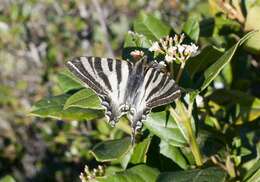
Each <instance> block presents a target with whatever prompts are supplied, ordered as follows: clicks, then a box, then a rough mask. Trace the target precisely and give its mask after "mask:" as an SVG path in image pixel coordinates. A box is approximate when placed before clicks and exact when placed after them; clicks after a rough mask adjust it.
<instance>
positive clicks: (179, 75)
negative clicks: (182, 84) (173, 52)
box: [176, 62, 185, 83]
mask: <svg viewBox="0 0 260 182" xmlns="http://www.w3.org/2000/svg"><path fill="white" fill-rule="evenodd" d="M184 67H185V62H183V63H181V66H180V69H179V72H178V75H177V77H176V83H178V82H179V81H180V78H181V75H182V72H183V69H184Z"/></svg>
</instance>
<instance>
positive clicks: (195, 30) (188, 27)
mask: <svg viewBox="0 0 260 182" xmlns="http://www.w3.org/2000/svg"><path fill="white" fill-rule="evenodd" d="M182 31H183V32H184V33H185V34H186V35H188V37H189V38H190V39H191V40H192V41H194V42H197V41H198V39H199V34H200V26H199V22H198V21H197V19H195V18H189V19H188V21H186V22H185V23H184V25H183V28H182Z"/></svg>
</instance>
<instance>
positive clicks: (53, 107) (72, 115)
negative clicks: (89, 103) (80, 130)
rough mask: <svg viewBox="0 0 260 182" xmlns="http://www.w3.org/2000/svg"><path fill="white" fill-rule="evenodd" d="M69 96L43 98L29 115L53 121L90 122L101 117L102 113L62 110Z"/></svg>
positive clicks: (89, 110)
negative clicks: (84, 120)
mask: <svg viewBox="0 0 260 182" xmlns="http://www.w3.org/2000/svg"><path fill="white" fill-rule="evenodd" d="M68 98H69V95H59V96H53V97H50V98H45V99H43V100H40V101H38V102H36V103H35V104H34V106H33V107H32V111H31V113H30V114H32V115H34V116H38V117H43V118H45V117H50V118H55V119H76V120H81V119H86V120H92V119H95V118H98V117H101V116H103V112H102V111H97V110H92V109H82V108H75V107H71V108H69V109H67V110H63V107H64V104H65V102H66V100H67V99H68Z"/></svg>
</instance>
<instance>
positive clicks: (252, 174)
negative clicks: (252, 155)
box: [243, 160, 260, 182]
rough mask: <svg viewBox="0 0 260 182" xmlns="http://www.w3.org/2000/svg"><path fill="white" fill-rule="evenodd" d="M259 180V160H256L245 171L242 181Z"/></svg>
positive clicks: (251, 181)
mask: <svg viewBox="0 0 260 182" xmlns="http://www.w3.org/2000/svg"><path fill="white" fill-rule="evenodd" d="M259 180H260V161H259V160H258V161H256V163H255V164H254V165H253V166H252V167H251V168H250V169H249V170H248V171H247V173H246V174H245V176H244V178H243V181H247V182H249V181H250V182H253V181H259Z"/></svg>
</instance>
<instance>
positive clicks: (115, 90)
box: [67, 57, 181, 133]
mask: <svg viewBox="0 0 260 182" xmlns="http://www.w3.org/2000/svg"><path fill="white" fill-rule="evenodd" d="M67 66H68V68H69V70H70V71H71V72H72V73H74V74H75V75H76V76H77V77H78V78H79V79H80V80H81V81H82V82H83V83H84V85H85V86H86V87H89V88H91V89H92V90H93V91H94V92H95V93H96V94H97V95H98V96H99V98H100V99H101V105H102V106H103V107H104V108H105V115H106V117H107V118H108V121H109V123H110V124H111V125H112V126H114V125H115V124H116V122H117V121H118V119H119V118H120V117H121V116H122V115H125V114H127V116H128V118H129V120H130V121H131V123H132V124H131V125H132V129H133V133H135V132H136V131H137V130H138V129H140V128H141V127H142V121H144V120H145V119H146V116H147V114H148V113H149V112H150V111H151V109H152V108H153V107H156V106H160V105H164V104H168V103H170V102H172V101H174V100H175V99H176V98H178V97H180V94H181V92H180V89H179V87H178V86H177V84H176V83H175V81H174V80H173V79H171V78H170V77H169V76H168V75H166V74H164V73H161V72H160V71H158V70H156V69H154V68H152V67H149V66H148V64H147V62H146V60H145V59H141V60H139V61H138V62H136V63H131V62H128V61H124V60H116V59H110V58H98V57H79V58H74V59H72V60H71V61H69V62H68V63H67Z"/></svg>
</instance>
